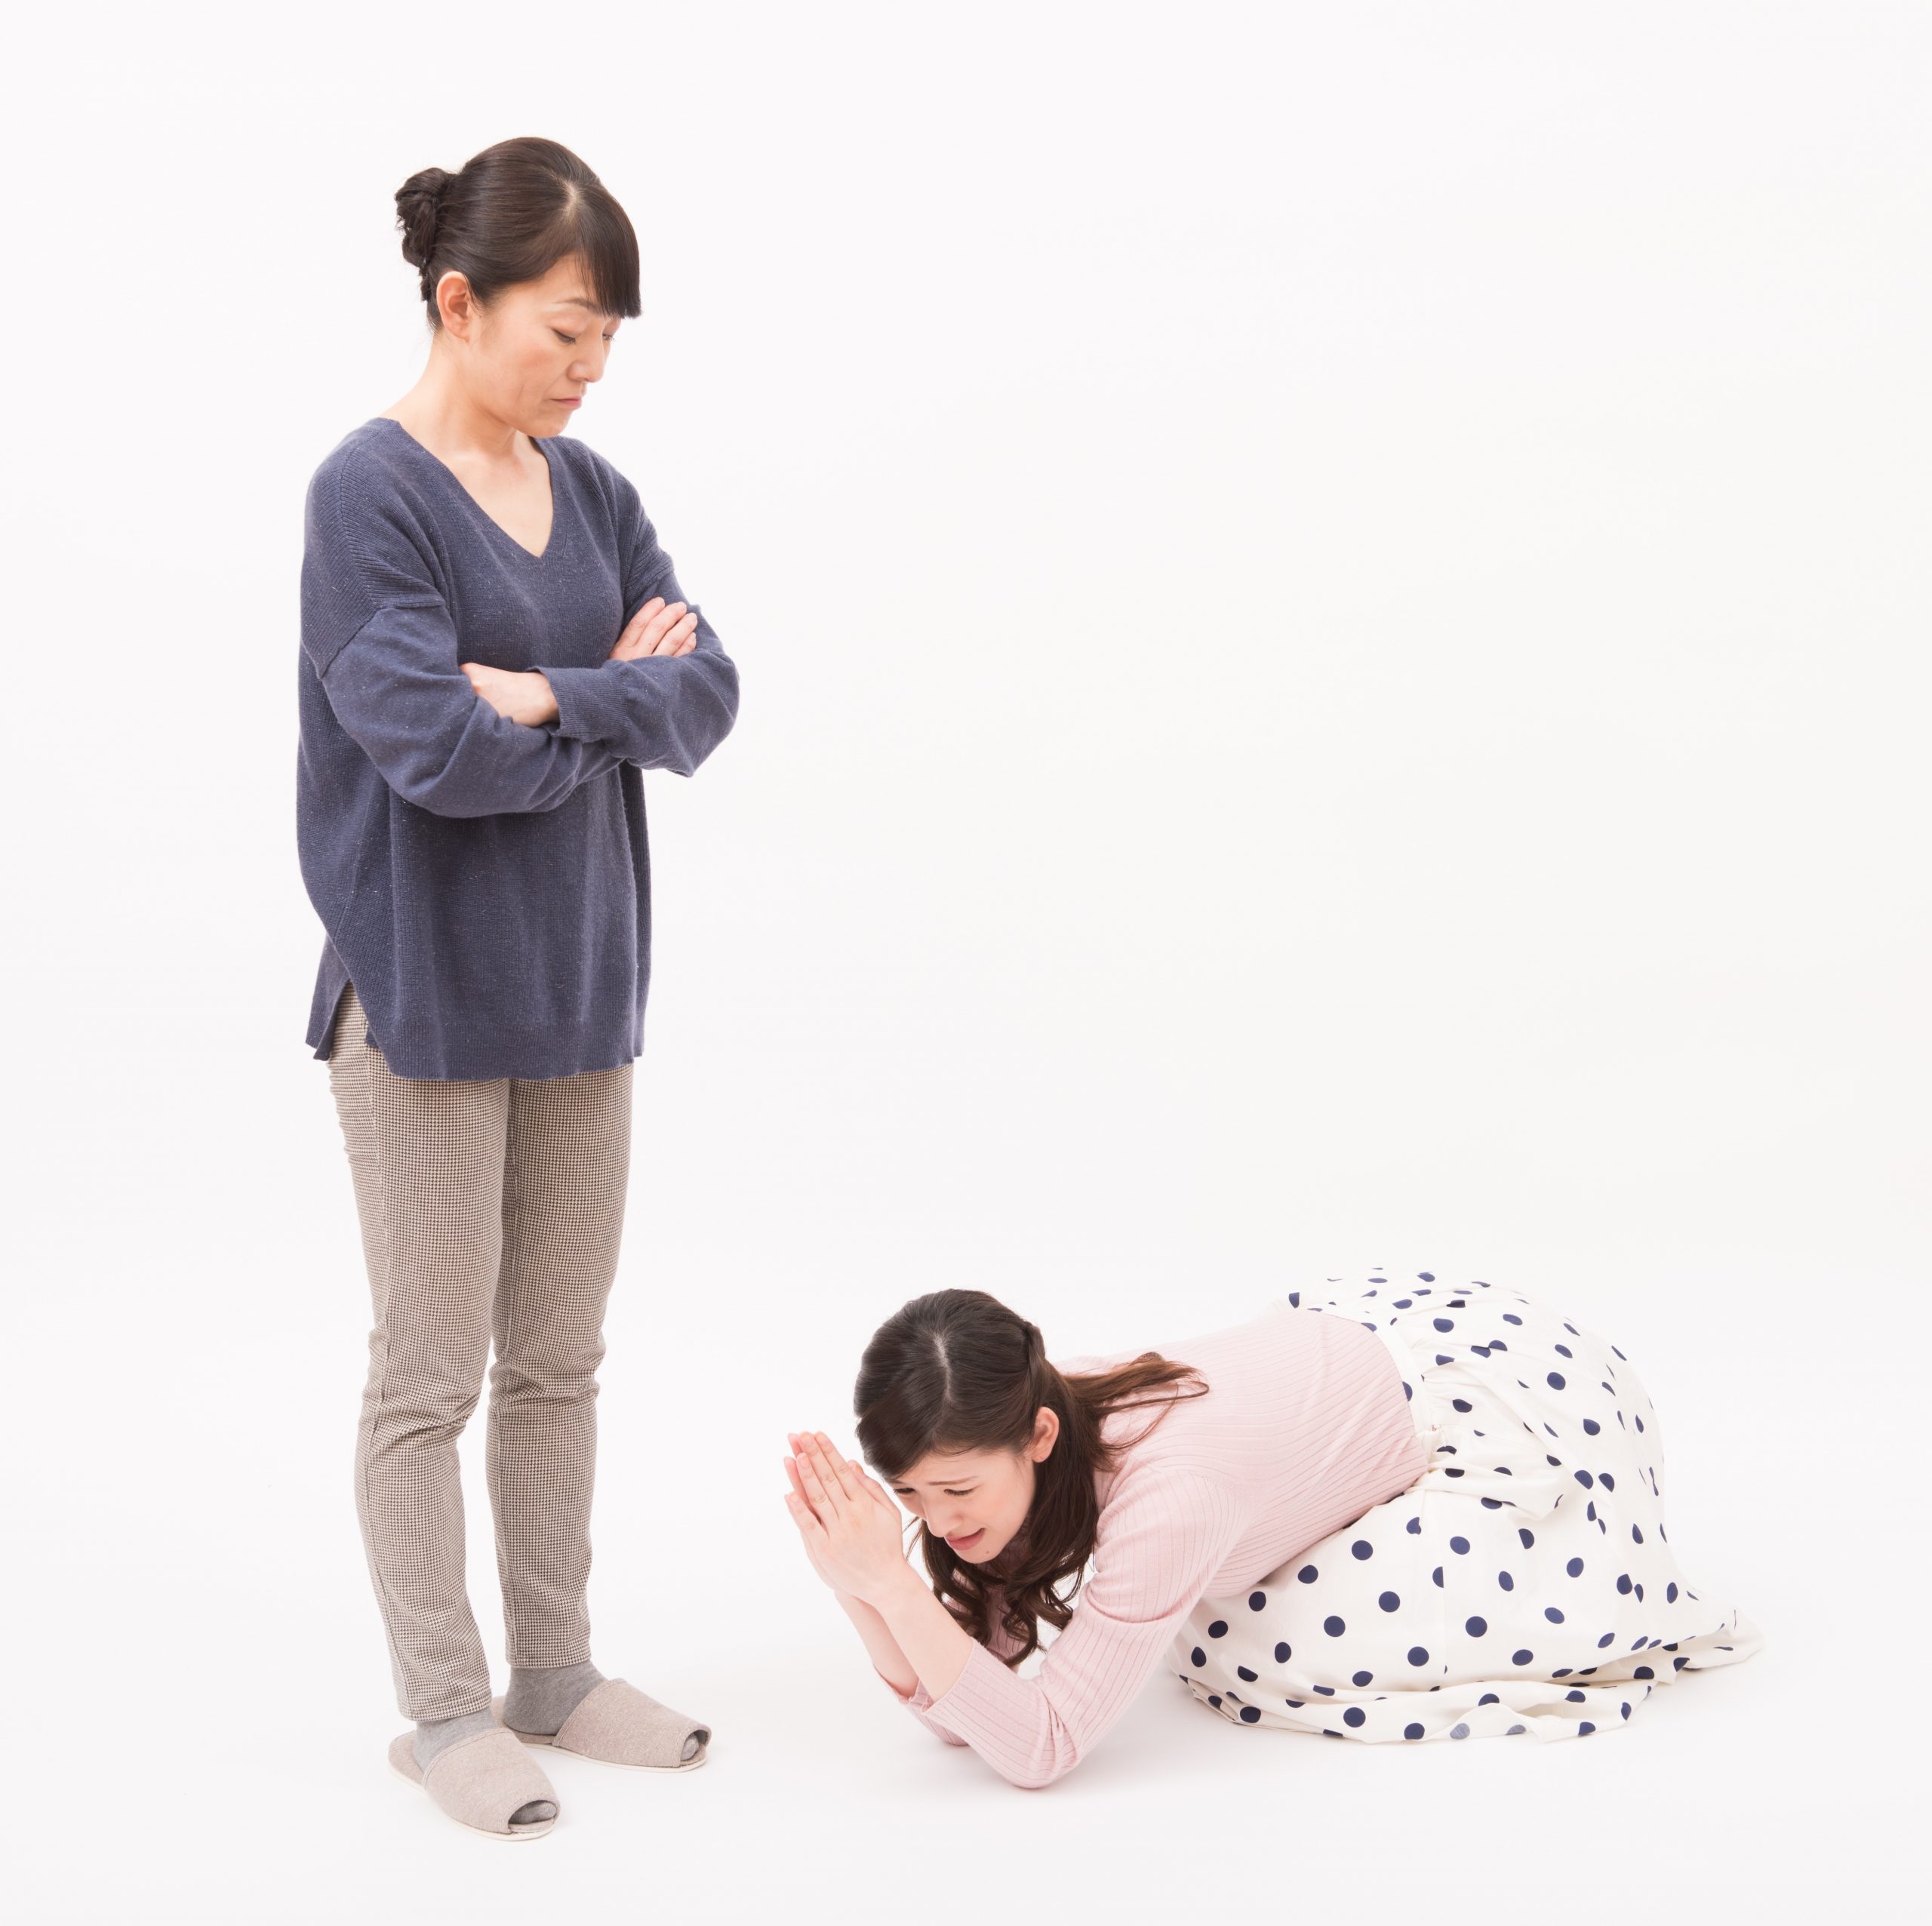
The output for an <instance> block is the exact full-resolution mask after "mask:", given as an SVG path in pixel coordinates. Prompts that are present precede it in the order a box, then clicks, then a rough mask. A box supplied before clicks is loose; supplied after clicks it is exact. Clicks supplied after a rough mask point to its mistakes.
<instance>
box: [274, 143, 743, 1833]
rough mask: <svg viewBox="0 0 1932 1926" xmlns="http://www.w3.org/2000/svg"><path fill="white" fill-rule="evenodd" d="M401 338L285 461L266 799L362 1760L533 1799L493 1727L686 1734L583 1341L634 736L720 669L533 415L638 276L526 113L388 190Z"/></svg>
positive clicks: (623, 309)
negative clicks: (319, 1136) (659, 1663)
mask: <svg viewBox="0 0 1932 1926" xmlns="http://www.w3.org/2000/svg"><path fill="white" fill-rule="evenodd" d="M395 200H396V207H397V210H398V224H399V226H401V229H402V230H403V242H402V251H403V254H404V256H405V258H406V259H407V260H408V261H409V262H410V263H411V264H412V265H413V266H415V267H416V268H417V269H418V270H419V271H420V276H421V285H422V291H423V300H424V302H425V303H426V306H427V308H428V310H429V324H430V327H431V330H432V336H431V345H430V349H429V362H428V365H427V366H426V368H424V370H423V376H422V378H421V380H419V381H418V382H417V384H416V385H415V386H414V387H413V388H412V389H410V391H409V392H408V394H406V395H404V396H403V397H402V398H401V400H400V401H398V402H396V403H395V405H393V406H392V407H391V408H386V409H385V410H384V411H383V412H382V413H381V414H378V415H376V416H374V417H371V419H370V420H367V421H365V422H364V423H362V424H361V426H359V427H356V428H354V429H351V430H350V431H349V433H348V434H347V435H344V436H343V439H342V440H341V441H340V442H339V443H338V444H337V445H336V447H335V448H334V449H333V450H332V451H331V452H330V454H328V457H326V458H325V460H323V462H322V463H321V466H319V467H318V469H316V471H315V475H314V477H313V479H312V482H310V485H309V493H308V500H307V509H306V525H305V533H306V544H305V549H304V553H303V564H302V652H301V663H300V675H301V746H300V761H299V768H298V771H297V829H298V838H299V843H300V859H301V867H302V875H303V881H304V883H305V884H306V887H307V888H308V891H309V898H310V900H311V901H312V903H314V904H315V909H316V911H317V913H318V915H319V916H320V917H321V921H322V923H323V925H324V927H325V930H326V931H327V940H326V942H325V945H324V947H323V951H322V957H321V968H320V970H319V971H318V975H317V978H316V983H315V999H314V1003H313V1006H312V1010H311V1011H310V1015H309V1031H308V1037H307V1041H308V1042H309V1044H310V1045H312V1046H313V1048H314V1051H315V1055H316V1056H317V1057H322V1058H325V1059H326V1060H328V1065H329V1076H330V1082H331V1088H332V1090H333V1092H334V1099H335V1103H336V1106H337V1112H338V1114H339V1116H340V1121H341V1125H342V1131H343V1140H344V1143H345V1144H346V1148H347V1150H348V1153H349V1165H350V1170H351V1173H352V1178H353V1182H354V1187H355V1200H356V1206H357V1211H358V1217H359V1219H360V1222H361V1235H362V1243H363V1250H364V1254H365V1258H366V1260H367V1263H368V1273H369V1282H370V1288H371V1296H372V1300H373V1304H374V1317H375V1321H374V1327H373V1328H372V1329H371V1333H370V1337H369V1371H368V1379H367V1381H366V1383H365V1386H364V1389H363V1393H362V1403H361V1420H360V1423H359V1426H358V1430H357V1434H356V1441H355V1506H356V1515H357V1517H358V1521H359V1522H360V1524H361V1531H362V1535H363V1542H364V1544H365V1548H366V1550H367V1553H368V1565H369V1571H370V1575H371V1578H372V1580H374V1587H375V1592H376V1597H377V1604H378V1606H379V1608H380V1612H381V1616H382V1620H383V1627H384V1629H385V1631H386V1634H387V1636H388V1640H389V1661H390V1666H391V1670H392V1677H393V1679H394V1681H395V1691H396V1695H397V1702H398V1706H399V1709H401V1712H402V1713H403V1714H404V1715H405V1717H407V1718H410V1719H411V1720H413V1721H414V1730H413V1731H408V1732H405V1733H403V1734H401V1735H399V1736H398V1737H397V1738H396V1740H395V1741H394V1742H393V1743H392V1745H391V1746H390V1748H389V1761H390V1763H391V1764H392V1766H393V1767H394V1768H395V1769H396V1771H398V1772H399V1773H401V1774H402V1775H403V1776H404V1777H406V1778H408V1779H410V1780H412V1781H414V1782H415V1783H419V1784H421V1785H423V1786H424V1787H425V1788H426V1789H427V1791H428V1792H429V1795H430V1796H431V1797H432V1798H433V1799H434V1800H435V1801H436V1803H437V1804H438V1805H440V1806H441V1807H442V1808H443V1809H444V1810H445V1811H447V1812H448V1813H449V1814H451V1816H452V1817H454V1818H456V1819H457V1820H460V1821H461V1822H462V1823H464V1824H466V1825H468V1826H472V1827H474V1828H475V1829H478V1830H480V1831H482V1832H488V1833H490V1834H492V1835H496V1836H499V1837H505V1838H536V1837H540V1836H541V1835H543V1834H544V1833H546V1832H549V1830H550V1829H551V1828H552V1826H554V1825H555V1823H556V1814H557V1807H556V1798H555V1791H554V1789H553V1788H552V1786H551V1784H550V1782H549V1779H548V1777H546V1774H544V1772H543V1769H542V1768H541V1767H540V1766H539V1765H538V1764H537V1762H536V1759H535V1757H534V1755H533V1754H532V1753H531V1752H529V1751H528V1750H526V1749H525V1746H526V1745H550V1746H556V1747H558V1748H559V1749H562V1750H565V1751H567V1752H578V1753H582V1754H584V1755H588V1756H589V1757H591V1758H602V1759H608V1760H610V1761H613V1762H614V1763H617V1764H623V1765H629V1766H642V1767H654V1768H660V1769H664V1770H673V1771H675V1770H680V1769H688V1768H690V1767H692V1766H695V1765H697V1764H701V1763H702V1762H703V1758H704V1749H705V1747H706V1744H707V1743H708V1742H709V1737H710V1733H709V1728H707V1727H706V1726H704V1725H703V1724H700V1722H699V1721H697V1720H695V1719H693V1718H688V1717H687V1716H686V1715H684V1714H682V1713H680V1712H675V1711H673V1710H672V1709H670V1708H669V1707H668V1706H664V1705H662V1704H660V1703H659V1702H658V1701H657V1700H655V1699H653V1698H652V1697H650V1696H649V1695H648V1694H646V1693H645V1692H642V1691H639V1690H638V1688H636V1687H635V1686H633V1685H632V1684H629V1683H628V1682H627V1681H625V1680H623V1679H621V1678H608V1679H607V1678H605V1676H604V1675H603V1674H602V1673H601V1672H599V1671H598V1669H597V1667H596V1666H595V1665H593V1664H592V1663H591V1657H590V1626H589V1615H588V1613H587V1611H586V1603H585V1594H586V1583H587V1580H588V1578H589V1567H590V1556H591V1549H590V1537H589V1522H590V1509H591V1492H592V1478H593V1472H594V1466H595V1451H596V1418H595V1398H596V1396H597V1392H598V1384H597V1379H596V1370H597V1367H598V1365H599V1363H600V1362H601V1361H602V1358H603V1356H604V1351H605V1346H604V1340H603V1337H602V1325H603V1318H604V1309H605V1300H606V1298H607V1297H608V1293H609V1291H610V1288H611V1281H612V1279H613V1277H614V1275H615V1272H616V1269H617V1253H618V1245H619V1241H620V1235H621V1232H622V1229H623V1211H624V1199H625V1192H626V1180H627V1178H628V1175H629V1151H630V1117H631V1086H632V1060H633V1059H635V1057H637V1056H638V1054H640V1052H641V1050H642V1048H643V1028H644V1011H645V995H646V992H647V989H648V983H649V977H650V965H651V897H650V857H649V853H648V847H647V844H646V841H645V811H644V783H643V777H642V775H641V771H644V770H646V769H670V770H674V771H676V772H677V773H678V774H680V775H683V776H689V775H691V774H693V773H694V771H696V770H697V768H698V765H700V763H702V762H703V761H704V759H705V758H706V757H707V756H708V755H710V753H711V752H712V750H713V749H715V748H716V747H717V746H718V743H720V742H721V741H722V740H724V737H725V736H726V735H727V734H728V733H729V732H730V731H731V725H732V724H733V722H734V720H735V719H736V717H737V706H738V675H737V669H736V668H735V667H734V666H733V664H732V662H731V659H730V657H728V656H727V655H726V654H725V653H724V650H723V648H721V646H720V645H719V642H718V637H717V635H716V634H715V632H714V631H713V630H712V627H711V626H710V624H709V623H708V622H707V621H706V620H705V619H704V617H703V614H702V613H701V612H700V611H699V610H698V609H697V608H696V607H695V606H688V605H687V604H686V602H685V598H684V592H683V590H682V589H681V588H680V587H679V586H678V580H677V577H675V574H673V573H672V565H671V558H670V557H669V555H667V554H666V552H664V550H663V549H661V548H660V546H658V541H657V533H656V531H655V530H654V528H652V525H651V521H650V518H648V516H647V515H645V512H644V509H643V506H642V504H641V502H640V500H639V499H638V492H637V491H636V489H635V488H633V487H632V485H631V483H630V482H629V481H627V480H626V478H624V477H623V475H620V473H619V472H617V469H615V468H614V467H613V466H611V463H609V462H608V461H606V460H605V459H604V457H602V456H601V455H599V454H597V453H596V452H595V451H594V450H592V449H591V448H588V447H586V445H584V444H583V442H580V441H576V440H574V439H572V438H570V437H568V435H565V432H563V431H564V430H565V429H567V428H568V426H569V425H570V422H571V417H572V416H573V415H574V413H575V412H576V411H577V408H578V407H579V406H580V405H581V403H582V402H583V399H584V398H585V396H586V394H587V393H588V392H589V388H590V386H591V384H592V383H594V382H595V381H597V380H600V379H601V377H602V376H603V374H604V371H605V364H606V362H607V360H608V356H609V355H610V352H611V344H612V343H613V341H614V339H615V337H616V334H617V327H618V324H619V322H620V320H622V319H623V318H629V317H635V315H638V313H639V312H641V306H642V303H641V300H640V298H639V293H638V246H637V238H636V235H635V232H633V230H632V226H631V223H630V222H629V219H628V218H627V217H626V215H625V214H624V211H623V208H620V206H619V205H617V202H616V201H615V200H614V199H613V198H611V195H610V193H609V192H608V190H607V189H605V187H604V186H603V185H602V183H601V182H600V181H599V180H598V177H597V176H596V175H595V174H593V173H592V171H591V170H590V169H589V168H588V167H586V165H584V164H583V162H581V161H580V160H579V159H578V158H577V156H576V155H574V154H573V153H571V152H570V151H569V149H567V148H565V147H561V146H558V144H557V143H555V142H554V141H550V140H535V139H523V140H506V141H503V142H502V143H500V144H498V145H497V146H494V147H491V148H489V149H486V150H485V152H481V153H480V154H478V155H475V157H474V158H472V159H471V160H470V161H469V162H468V163H467V164H466V165H465V166H464V167H463V168H462V169H461V170H460V171H459V172H457V174H453V175H452V174H445V173H444V172H443V171H442V170H441V168H426V169H425V170H424V171H423V172H422V173H420V174H414V175H412V176H411V178H410V179H409V180H408V181H407V182H405V183H404V185H403V186H402V188H401V189H400V191H399V192H398V193H397V195H396V197H395ZM493 1343H494V1347H495V1352H496V1361H495V1364H494V1367H493V1368H491V1371H490V1374H489V1376H490V1404H489V1420H488V1472H489V1489H490V1499H491V1509H492V1511H493V1513H494V1522H495V1528H496V1546H497V1573H498V1576H499V1579H500V1584H501V1587H502V1592H503V1623H504V1631H505V1638H506V1647H507V1652H508V1657H509V1663H510V1666H511V1668H512V1669H511V1674H510V1681H509V1692H508V1694H507V1695H506V1698H504V1699H503V1700H496V1701H494V1702H493V1701H492V1700H491V1695H490V1671H489V1665H488V1660H487V1659H486V1657H485V1654H484V1649H483V1643H482V1641H481V1638H480V1637H479V1636H478V1632H477V1628H476V1623H475V1619H474V1617H472V1614H471V1612H470V1608H469V1601H468V1599H467V1598H466V1595H465V1592H464V1587H463V1502H462V1492H461V1488H460V1480H459V1475H458V1461H457V1438H458V1436H459V1435H460V1433H461V1432H462V1430H463V1426H464V1425H465V1423H466V1421H467V1420H468V1419H469V1414H470V1413H471V1412H472V1411H473V1410H474V1409H475V1404H476V1401H477V1398H478V1395H479V1393H480V1392H481V1387H482V1383H483V1378H484V1374H485V1365H486V1362H487V1361H488V1354H489V1352H490V1349H491V1345H492V1344H493Z"/></svg>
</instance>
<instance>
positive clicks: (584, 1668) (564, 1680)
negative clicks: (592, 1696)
mask: <svg viewBox="0 0 1932 1926" xmlns="http://www.w3.org/2000/svg"><path fill="white" fill-rule="evenodd" d="M603 1682H604V1675H603V1673H601V1672H599V1671H598V1669H597V1668H596V1666H594V1665H592V1663H590V1661H589V1660H588V1659H586V1660H584V1662H583V1663H582V1664H581V1665H559V1666H542V1667H539V1666H520V1665H519V1666H512V1667H511V1668H510V1689H509V1691H508V1693H507V1694H505V1696H504V1699H503V1723H504V1724H506V1725H508V1726H511V1727H513V1728H515V1730H516V1731H518V1732H542V1733H545V1734H555V1732H556V1731H558V1728H560V1727H561V1725H562V1724H563V1722H564V1721H565V1719H567V1718H569V1717H570V1715H571V1713H572V1712H575V1711H576V1710H577V1707H578V1706H580V1704H581V1703H583V1700H584V1699H585V1698H586V1697H587V1696H588V1695H589V1691H590V1689H591V1688H592V1686H593V1685H601V1684H603ZM702 1743H703V1740H700V1738H699V1737H698V1736H697V1734H696V1733H693V1734H691V1737H689V1738H688V1739H687V1740H685V1749H684V1752H683V1754H682V1756H683V1757H684V1758H691V1756H692V1755H693V1754H694V1753H695V1752H697V1749H698V1747H699V1746H700V1745H701V1744H702Z"/></svg>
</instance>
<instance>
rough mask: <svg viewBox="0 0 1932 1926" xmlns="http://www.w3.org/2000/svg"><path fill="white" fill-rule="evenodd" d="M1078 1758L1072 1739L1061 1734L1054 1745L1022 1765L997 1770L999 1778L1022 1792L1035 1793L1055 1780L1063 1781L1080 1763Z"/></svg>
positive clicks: (1076, 1748)
mask: <svg viewBox="0 0 1932 1926" xmlns="http://www.w3.org/2000/svg"><path fill="white" fill-rule="evenodd" d="M1080 1756H1081V1755H1080V1751H1079V1749H1078V1747H1077V1746H1075V1744H1074V1743H1073V1741H1072V1738H1071V1737H1068V1736H1067V1735H1066V1734H1061V1735H1060V1738H1059V1739H1058V1740H1057V1743H1055V1744H1054V1745H1053V1746H1050V1747H1049V1748H1048V1749H1047V1750H1046V1751H1045V1752H1041V1753H1036V1754H1035V1755H1034V1756H1033V1757H1032V1758H1029V1759H1028V1760H1027V1761H1026V1762H1025V1763H1024V1764H1021V1765H1015V1766H1005V1765H1002V1766H1001V1768H999V1772H1000V1777H1001V1778H1003V1779H1004V1780H1006V1782H1007V1783H1008V1785H1010V1786H1018V1787H1019V1788H1020V1790H1021V1791H1022V1792H1038V1791H1040V1790H1041V1789H1042V1788H1043V1787H1044V1786H1051V1785H1052V1784H1053V1783H1054V1781H1055V1780H1059V1779H1064V1778H1065V1777H1066V1775H1067V1774H1069V1772H1071V1771H1072V1770H1073V1768H1075V1766H1076V1765H1078V1764H1079V1763H1080Z"/></svg>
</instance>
